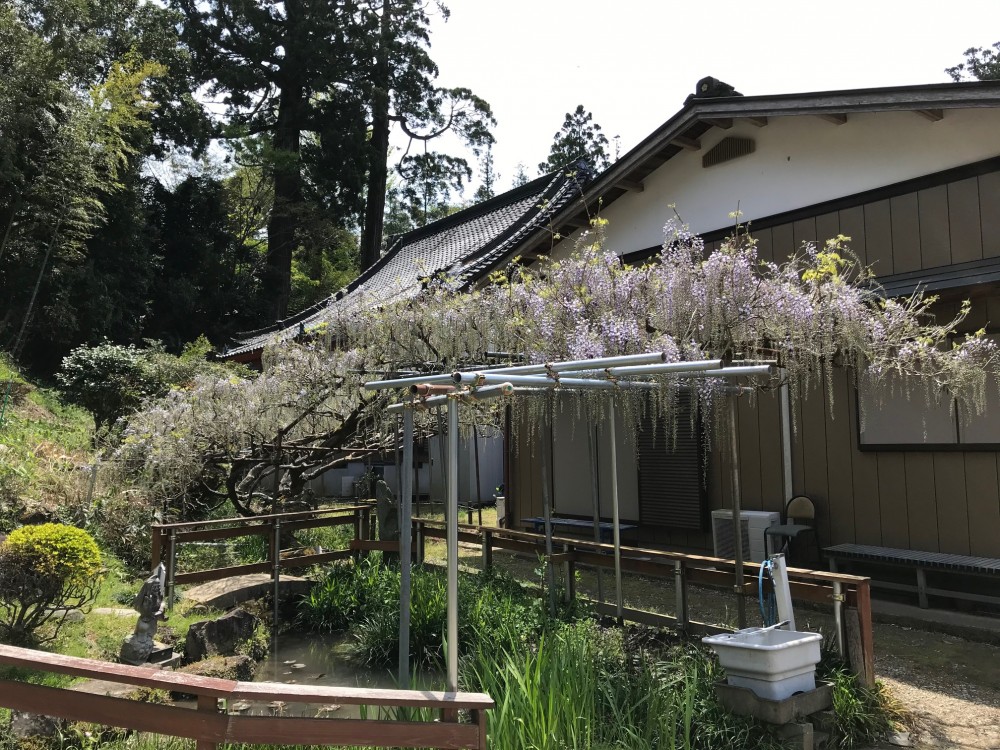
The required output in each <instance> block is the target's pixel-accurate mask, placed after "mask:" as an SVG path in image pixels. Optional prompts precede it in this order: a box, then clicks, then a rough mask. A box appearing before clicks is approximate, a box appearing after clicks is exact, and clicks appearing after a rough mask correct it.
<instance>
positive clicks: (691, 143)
mask: <svg viewBox="0 0 1000 750" xmlns="http://www.w3.org/2000/svg"><path fill="white" fill-rule="evenodd" d="M670 143H671V145H674V146H680V147H681V148H683V149H685V150H686V151H700V150H701V141H699V140H698V139H696V138H689V137H688V136H686V135H675V136H674V137H673V138H671V139H670Z"/></svg>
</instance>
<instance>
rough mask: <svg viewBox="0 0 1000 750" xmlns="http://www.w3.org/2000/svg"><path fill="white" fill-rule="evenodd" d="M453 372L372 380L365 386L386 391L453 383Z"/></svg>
mask: <svg viewBox="0 0 1000 750" xmlns="http://www.w3.org/2000/svg"><path fill="white" fill-rule="evenodd" d="M451 382H452V381H451V373H439V374H437V375H415V376H413V377H409V378H395V379H393V380H372V381H370V382H368V383H365V388H367V389H368V390H369V391H386V390H391V389H392V388H408V387H409V386H411V385H422V384H424V383H426V384H428V385H434V384H438V383H440V384H447V383H451Z"/></svg>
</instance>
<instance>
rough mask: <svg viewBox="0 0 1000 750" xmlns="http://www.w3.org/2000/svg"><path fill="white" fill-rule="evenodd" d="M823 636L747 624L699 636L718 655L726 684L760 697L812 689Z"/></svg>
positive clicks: (778, 696)
mask: <svg viewBox="0 0 1000 750" xmlns="http://www.w3.org/2000/svg"><path fill="white" fill-rule="evenodd" d="M822 639H823V636H822V635H820V634H819V633H802V632H799V631H796V630H778V629H774V628H747V629H746V630H738V631H736V632H735V633H723V634H720V635H712V636H708V637H707V638H702V639H701V640H702V643H705V644H707V645H708V646H710V647H711V648H712V650H713V651H715V653H717V654H718V655H719V662H720V663H721V664H722V666H723V668H725V670H726V675H727V677H728V682H729V684H730V685H736V686H738V687H745V688H750V689H751V690H753V692H754V693H756V694H757V695H758V696H760V697H761V698H767V699H769V700H784V699H785V698H789V697H791V696H792V695H795V693H804V692H807V691H809V690H815V689H816V664H817V662H819V656H820V655H819V646H820V641H822Z"/></svg>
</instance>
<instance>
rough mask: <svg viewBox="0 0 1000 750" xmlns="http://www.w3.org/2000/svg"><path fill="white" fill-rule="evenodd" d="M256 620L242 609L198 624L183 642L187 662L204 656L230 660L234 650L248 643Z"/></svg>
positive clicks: (191, 628) (257, 621)
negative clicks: (223, 657)
mask: <svg viewBox="0 0 1000 750" xmlns="http://www.w3.org/2000/svg"><path fill="white" fill-rule="evenodd" d="M259 624H260V620H259V619H258V618H257V617H256V616H255V615H252V614H250V613H249V612H247V611H246V610H245V609H234V610H233V611H232V612H230V613H228V614H225V615H223V616H222V617H219V618H217V619H215V620H202V621H200V622H196V623H194V624H193V625H192V626H191V627H190V628H189V629H188V634H187V640H186V641H185V642H184V657H185V658H186V659H187V661H188V662H194V661H199V660H201V659H204V658H205V657H207V656H232V655H233V654H235V653H236V650H237V648H239V647H240V646H241V645H243V644H244V643H246V642H247V641H249V640H251V639H252V638H253V637H254V633H255V632H256V630H257V626H258V625H259Z"/></svg>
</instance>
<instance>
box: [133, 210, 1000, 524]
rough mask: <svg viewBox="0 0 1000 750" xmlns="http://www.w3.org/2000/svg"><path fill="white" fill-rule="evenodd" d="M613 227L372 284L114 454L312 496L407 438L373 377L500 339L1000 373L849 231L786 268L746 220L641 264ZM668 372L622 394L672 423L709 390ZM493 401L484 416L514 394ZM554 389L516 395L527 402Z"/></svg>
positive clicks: (671, 230) (166, 485)
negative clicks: (326, 479)
mask: <svg viewBox="0 0 1000 750" xmlns="http://www.w3.org/2000/svg"><path fill="white" fill-rule="evenodd" d="M601 226H602V220H595V226H594V230H593V231H592V232H591V233H590V234H588V235H587V236H585V237H584V240H583V245H582V246H581V247H580V248H579V250H578V252H577V253H576V254H575V255H573V256H572V257H570V258H567V259H564V260H558V261H546V262H543V263H542V264H540V266H539V267H537V268H534V269H529V268H524V267H522V266H517V265H515V266H512V267H510V268H509V269H507V270H506V271H503V272H497V273H495V274H494V275H493V277H492V279H491V282H492V283H491V284H489V285H488V286H485V287H483V288H480V289H474V290H470V291H461V282H460V280H458V279H437V280H433V281H432V282H430V283H429V285H428V288H427V289H426V290H424V291H423V292H422V293H421V294H420V295H418V296H417V297H416V298H414V299H410V300H407V301H403V302H400V303H397V304H393V305H390V306H387V307H382V308H379V307H377V306H376V305H375V304H374V303H369V302H368V301H367V300H365V299H364V297H363V296H361V295H359V296H358V298H357V299H356V300H355V302H354V304H351V305H343V306H340V307H335V308H331V309H330V312H329V314H328V316H329V319H328V320H327V322H326V323H324V324H322V325H321V326H319V327H317V328H316V329H315V330H312V331H306V332H305V336H304V337H302V338H301V339H300V341H299V342H298V343H287V344H282V345H277V346H275V347H273V348H272V349H271V350H270V351H269V353H268V361H267V364H266V369H265V373H264V374H263V375H262V376H261V377H260V378H258V379H257V380H256V381H253V382H245V381H237V380H218V379H212V378H203V379H200V380H198V381H197V382H196V383H195V384H194V385H193V387H192V388H190V389H189V390H186V391H183V392H181V391H174V392H172V393H171V394H170V395H169V396H168V397H167V399H166V400H165V401H164V402H161V403H160V404H159V405H157V406H156V408H153V409H149V410H147V411H145V412H143V413H141V414H139V415H137V416H136V417H135V418H134V419H133V420H132V421H131V423H130V425H129V428H128V430H127V432H126V438H125V442H124V444H123V445H122V447H121V448H120V449H119V451H118V453H117V454H116V456H115V459H116V461H117V462H118V463H119V465H120V466H122V467H123V468H124V469H125V470H126V471H127V472H131V473H133V475H134V476H139V477H141V478H142V482H143V484H144V486H145V487H146V488H147V489H148V491H150V492H151V493H153V494H154V495H155V496H156V497H157V498H163V499H166V498H172V497H178V496H181V495H183V494H184V493H185V492H187V491H188V488H190V487H192V486H195V485H197V484H199V483H207V484H209V485H214V486H220V491H221V487H222V486H225V487H226V488H227V491H228V492H229V494H230V499H231V500H233V502H234V505H235V506H236V507H237V508H238V509H240V510H241V512H247V511H251V510H253V509H252V508H251V507H250V506H251V503H250V502H249V500H250V498H253V497H259V498H263V497H264V496H265V495H266V494H267V493H264V492H261V489H262V488H261V486H260V482H261V481H262V479H263V477H265V476H267V475H268V474H269V472H270V471H271V469H272V468H273V467H274V466H280V467H281V468H280V471H281V474H282V482H281V488H282V494H283V496H285V497H295V496H297V495H299V494H300V493H301V490H302V487H303V486H304V482H305V481H306V480H307V479H308V478H311V477H314V476H318V475H319V474H320V473H322V471H325V470H326V469H327V468H330V467H332V466H335V465H338V464H339V463H342V462H344V461H346V460H348V458H350V457H351V456H352V455H358V454H353V453H352V449H356V448H358V447H363V446H366V445H368V446H377V445H381V446H389V445H391V444H392V440H393V436H394V435H395V434H396V427H395V423H394V422H393V420H392V419H388V418H386V417H385V415H384V409H383V407H384V405H385V403H386V398H387V396H386V395H384V392H382V393H376V394H371V393H365V392H363V391H362V390H361V385H362V383H363V382H364V381H365V380H368V379H375V378H377V377H379V376H383V375H385V374H387V373H393V372H401V371H407V372H414V371H428V372H440V371H442V370H444V371H449V370H454V369H459V368H463V367H471V366H481V365H482V363H483V362H485V361H488V357H487V353H488V352H495V351H498V350H499V351H507V352H517V353H521V354H523V358H524V359H523V361H525V362H545V361H551V360H557V359H584V358H589V357H600V356H610V355H621V354H634V353H639V352H645V351H662V352H664V354H665V356H666V359H667V361H683V360H698V359H704V358H708V359H716V358H722V359H729V360H759V359H768V360H773V359H776V360H777V361H778V362H779V364H780V365H781V367H782V368H783V370H782V371H781V372H782V375H781V378H782V379H783V381H784V382H788V383H789V385H790V386H791V389H792V392H793V394H794V395H796V396H798V395H804V394H805V393H806V392H807V391H810V390H814V389H816V388H818V387H821V386H822V385H823V384H826V385H827V386H829V385H830V383H831V382H832V378H831V377H830V376H831V375H832V373H833V369H834V367H839V366H842V367H846V368H848V369H849V371H850V373H851V376H852V377H853V378H854V380H855V382H856V383H859V384H862V385H867V384H874V383H883V382H886V381H897V380H901V381H902V382H903V383H905V386H904V387H905V388H907V389H908V390H911V389H913V388H916V389H918V390H920V389H923V391H924V392H925V394H926V397H927V398H935V397H936V394H937V393H938V392H939V391H942V390H944V391H948V392H949V393H952V394H954V395H955V396H956V397H957V398H958V399H959V400H960V401H963V402H965V403H966V404H968V405H971V406H973V407H974V408H977V409H978V410H981V408H982V407H983V405H984V401H985V393H986V387H987V385H988V384H989V383H992V382H995V379H996V373H997V366H998V353H997V349H996V346H995V345H994V344H993V343H992V342H991V341H990V340H989V339H987V338H986V337H985V336H983V335H981V332H980V334H977V335H971V336H965V337H961V336H956V333H955V332H956V328H957V326H958V325H959V323H960V322H961V320H962V319H963V318H964V316H965V314H966V313H967V308H966V309H963V311H962V312H961V313H960V314H959V315H958V316H957V317H956V318H955V319H954V320H949V321H944V322H935V321H934V317H933V314H932V309H931V306H932V304H933V302H934V300H933V298H924V297H921V296H920V295H915V296H913V297H910V298H906V299H901V300H896V299H886V298H884V297H883V296H882V295H881V294H880V293H879V289H878V287H877V286H876V285H875V284H874V283H873V282H872V279H871V274H870V272H868V271H867V270H866V269H864V268H863V267H861V266H860V265H859V264H858V263H857V262H856V261H854V260H853V259H852V257H851V255H850V253H849V250H848V249H847V238H846V237H838V238H834V239H832V240H830V241H829V242H827V244H826V246H825V247H823V248H822V249H821V248H817V247H816V246H814V245H806V246H804V247H803V249H802V250H801V251H800V252H799V253H798V254H796V255H795V256H794V257H792V258H790V259H789V260H788V261H787V262H785V263H782V264H776V263H772V262H765V261H762V260H761V259H760V258H759V257H758V255H757V250H756V247H755V245H754V242H753V240H752V239H751V238H749V236H748V235H746V234H744V233H742V232H740V233H738V234H737V235H735V236H734V237H732V238H730V239H729V240H728V241H726V242H725V243H724V244H723V245H722V247H721V248H720V249H719V250H718V251H716V252H714V253H712V254H710V255H706V254H705V249H704V245H703V243H702V241H701V240H700V239H699V238H698V237H696V236H694V235H692V234H691V233H690V232H689V231H688V230H686V229H685V228H683V227H681V226H680V225H678V224H677V223H675V222H670V223H668V225H667V236H666V241H665V243H664V246H663V250H662V253H661V257H660V259H659V262H657V263H651V264H649V265H644V266H639V267H632V266H628V265H623V264H622V263H621V261H620V259H619V258H618V257H617V256H616V255H615V254H614V253H612V252H610V251H608V250H605V249H604V248H603V247H602V238H601ZM351 299H353V298H351ZM659 382H660V384H661V386H662V387H661V388H660V389H659V390H658V391H657V392H656V393H655V394H654V395H653V396H652V397H648V396H646V395H642V396H636V395H634V393H631V394H630V393H626V392H624V391H622V392H621V393H618V392H612V394H611V396H610V397H611V398H615V399H617V400H619V401H621V402H622V404H623V413H625V414H628V415H631V416H632V417H633V418H637V417H638V416H640V415H641V414H642V413H647V412H649V411H653V412H655V413H658V414H661V415H663V416H664V417H665V418H667V420H668V423H671V420H673V418H674V414H675V409H674V406H675V404H676V399H677V395H678V393H679V392H680V391H681V390H687V389H690V388H691V387H692V386H691V385H690V381H680V380H678V379H670V378H661V379H660V381H659ZM779 382H780V381H777V380H772V379H757V380H756V381H755V382H752V383H750V385H751V386H754V387H756V388H758V389H767V388H773V387H776V386H777V385H778V384H779ZM722 386H723V384H722V383H721V382H716V381H714V380H711V379H708V380H700V381H698V384H697V386H695V387H696V389H697V393H698V396H699V398H698V402H699V404H700V407H699V408H700V409H701V410H702V411H703V412H704V413H706V414H708V415H711V414H713V413H714V411H713V404H714V402H715V400H716V398H717V397H718V396H720V395H721V394H723V393H724V389H723V388H722ZM549 397H551V396H549ZM608 397H609V396H608V395H606V394H605V393H603V392H602V394H601V395H600V396H595V395H594V394H593V392H590V394H588V395H582V394H581V395H579V396H576V397H575V401H576V403H577V404H578V408H579V409H581V410H585V411H587V413H588V415H589V416H590V417H591V418H594V419H598V418H600V417H601V416H602V415H603V410H604V408H605V404H606V399H607V398H608ZM829 397H830V398H831V399H832V393H830V394H829ZM490 403H492V404H494V406H493V407H487V410H486V411H484V412H483V413H482V414H481V415H480V418H483V417H486V418H489V415H490V414H494V415H495V414H496V413H497V412H496V411H490V409H496V408H497V406H502V404H498V402H490ZM544 403H545V398H523V399H522V398H519V399H517V400H516V402H515V404H516V407H517V408H527V409H538V408H542V405H543V404H544ZM546 408H547V407H546ZM541 416H542V415H541V413H539V414H536V415H535V417H536V418H534V419H532V420H529V423H534V424H538V423H540V422H541V421H542V420H541ZM636 421H637V420H636ZM708 422H709V423H710V420H708ZM421 424H422V425H423V426H424V427H426V428H428V429H434V428H435V426H436V425H435V424H434V417H433V415H427V414H424V415H420V416H418V426H419V425H421Z"/></svg>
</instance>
